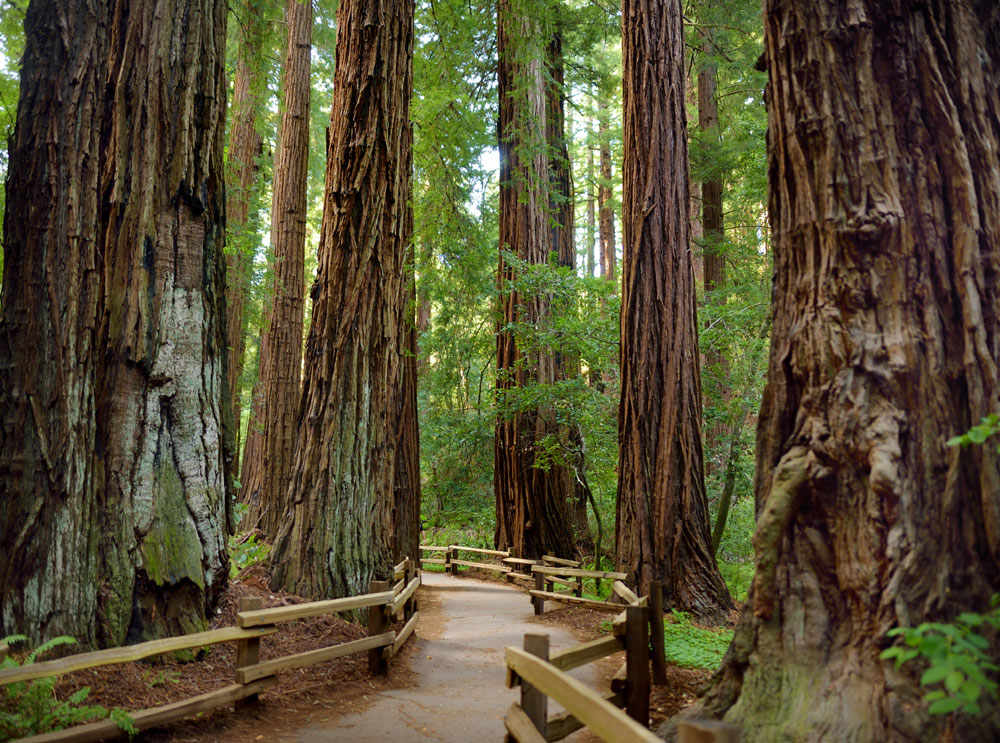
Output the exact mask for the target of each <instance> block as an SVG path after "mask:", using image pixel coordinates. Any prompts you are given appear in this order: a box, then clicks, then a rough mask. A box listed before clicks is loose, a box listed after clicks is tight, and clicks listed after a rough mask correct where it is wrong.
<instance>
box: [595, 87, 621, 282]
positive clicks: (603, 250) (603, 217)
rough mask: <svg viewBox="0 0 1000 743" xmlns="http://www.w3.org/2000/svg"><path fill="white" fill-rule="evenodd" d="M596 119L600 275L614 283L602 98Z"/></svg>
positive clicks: (612, 213) (606, 130)
mask: <svg viewBox="0 0 1000 743" xmlns="http://www.w3.org/2000/svg"><path fill="white" fill-rule="evenodd" d="M597 117H598V127H597V136H598V141H599V150H600V160H601V163H600V165H601V179H600V181H599V182H598V188H597V221H598V229H599V238H600V239H599V242H600V262H601V275H602V276H603V277H604V278H606V279H607V280H608V281H615V280H616V278H617V277H616V275H615V274H616V271H615V263H616V260H617V259H616V257H615V209H614V203H613V198H614V193H613V190H612V180H611V177H612V171H611V134H610V132H609V122H608V119H609V117H610V113H609V112H608V104H607V102H606V101H605V100H604V98H603V96H602V97H601V100H600V101H599V102H598V108H597Z"/></svg>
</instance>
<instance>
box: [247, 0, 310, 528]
mask: <svg viewBox="0 0 1000 743" xmlns="http://www.w3.org/2000/svg"><path fill="white" fill-rule="evenodd" d="M285 23H286V25H287V26H288V46H287V51H286V55H285V81H284V82H285V84H284V105H283V106H282V113H281V130H280V132H279V136H278V152H277V156H276V157H275V160H274V195H273V198H272V202H271V244H272V246H273V247H274V263H275V266H274V293H273V297H272V301H271V309H270V312H269V313H268V323H267V324H268V328H267V330H266V331H265V332H264V334H263V337H262V338H261V344H260V374H259V381H258V385H257V390H256V394H255V395H254V399H253V405H254V422H255V425H254V427H253V428H252V429H248V430H247V449H246V455H245V456H244V458H243V476H242V477H241V478H240V482H241V485H242V490H241V499H242V500H243V502H245V503H247V504H248V505H249V510H248V511H247V514H246V516H245V520H246V523H247V524H254V525H257V526H259V527H260V529H261V531H263V532H264V536H265V537H266V538H267V539H268V540H273V539H274V538H275V537H276V536H277V535H278V531H279V530H280V529H281V526H282V523H283V521H284V516H285V507H286V505H287V503H286V500H285V496H286V494H287V492H288V480H289V477H290V474H291V469H292V457H293V455H294V449H295V434H296V432H297V430H298V419H297V417H296V414H297V412H298V403H299V392H300V390H299V384H300V381H301V375H302V324H303V306H304V301H305V298H304V296H303V295H304V294H305V289H304V286H303V284H304V280H305V279H304V276H305V248H306V185H307V179H308V175H309V93H310V87H311V86H310V84H309V68H310V53H311V50H312V3H311V0H305V1H304V2H303V1H302V0H288V2H287V3H286V5H285Z"/></svg>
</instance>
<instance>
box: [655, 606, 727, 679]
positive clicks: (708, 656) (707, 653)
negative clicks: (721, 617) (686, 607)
mask: <svg viewBox="0 0 1000 743" xmlns="http://www.w3.org/2000/svg"><path fill="white" fill-rule="evenodd" d="M673 619H674V621H673V622H670V623H668V624H666V625H665V626H664V627H663V637H664V646H665V654H666V657H667V662H668V663H673V664H674V665H676V666H680V667H681V668H707V669H709V670H710V671H714V670H715V669H716V668H718V667H719V665H720V664H721V663H722V658H723V656H724V655H725V654H726V650H727V649H728V648H729V643H731V642H732V641H733V631H732V630H731V629H726V628H717V629H707V628H703V627H695V626H694V625H693V624H691V618H690V617H689V616H688V615H687V613H686V612H683V611H675V612H673Z"/></svg>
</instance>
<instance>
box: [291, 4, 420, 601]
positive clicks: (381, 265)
mask: <svg viewBox="0 0 1000 743" xmlns="http://www.w3.org/2000/svg"><path fill="white" fill-rule="evenodd" d="M412 57H413V3H412V0H344V2H342V3H341V4H340V7H339V10H338V12H337V62H336V69H335V73H334V94H333V111H332V114H331V119H330V135H329V144H328V147H327V169H326V195H325V198H324V205H323V206H324V208H323V227H322V232H321V235H320V248H319V270H318V274H317V279H316V284H315V287H314V290H313V291H314V305H313V312H312V326H311V328H310V331H309V340H308V344H307V348H306V364H305V380H304V389H303V394H302V406H301V408H300V415H299V420H300V425H299V432H298V438H297V442H296V448H295V459H294V464H293V467H292V478H291V484H290V486H289V491H288V493H289V507H288V510H287V511H286V513H285V524H284V526H283V527H282V529H281V531H280V533H279V535H278V539H277V541H276V543H275V546H274V552H273V555H272V569H273V581H274V584H275V585H280V586H285V587H287V588H289V589H290V590H294V591H296V592H298V593H301V594H302V595H306V596H311V597H316V598H318V597H328V596H343V595H348V594H355V593H363V592H365V591H366V590H367V589H368V584H369V581H371V580H374V579H382V578H384V577H385V576H386V575H387V574H388V571H389V570H390V569H391V566H392V558H393V545H392V541H393V505H394V483H395V479H396V473H397V462H396V458H397V456H398V451H399V448H398V444H397V442H396V441H395V438H394V437H395V434H396V425H395V423H396V422H397V421H398V419H399V409H400V402H399V392H398V390H399V389H400V388H401V387H402V386H403V366H404V365H403V361H402V355H401V349H400V339H401V338H402V337H403V334H404V330H403V329H402V328H401V325H402V323H403V321H404V316H405V315H404V306H405V305H404V300H405V296H406V289H407V286H408V281H407V279H406V278H405V270H404V264H405V261H406V256H407V244H408V229H409V221H408V217H407V213H408V203H409V190H410V188H409V167H410V165H409V164H410V159H409V158H410V155H409V142H410V134H409V126H410V124H409V105H410V95H411V92H412V77H411V65H412Z"/></svg>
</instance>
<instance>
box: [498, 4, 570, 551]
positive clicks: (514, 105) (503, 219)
mask: <svg viewBox="0 0 1000 743" xmlns="http://www.w3.org/2000/svg"><path fill="white" fill-rule="evenodd" d="M537 26H538V24H537V22H536V21H534V20H533V19H531V18H528V17H524V16H518V15H516V14H515V12H514V11H513V10H512V9H511V6H510V4H509V1H508V0H500V3H499V5H498V7H497V46H498V54H499V60H500V61H499V67H498V79H499V96H500V143H499V144H500V248H501V253H500V261H499V266H498V268H497V283H498V289H499V295H500V296H499V303H500V307H499V313H498V314H499V315H500V320H499V327H498V332H497V395H498V398H499V404H500V408H501V411H502V412H501V414H500V416H499V417H498V419H497V429H496V442H495V456H494V490H495V494H496V516H497V527H496V528H497V530H496V535H495V541H496V544H497V545H498V547H500V548H501V549H507V548H510V547H513V548H515V549H518V550H520V551H521V552H522V554H524V555H525V556H527V557H539V556H541V555H542V554H543V553H544V552H552V553H556V554H559V555H569V554H572V552H573V534H572V530H571V528H570V525H569V519H568V518H567V509H566V502H567V498H568V495H569V488H570V482H569V475H568V472H567V470H566V468H565V467H562V466H550V467H548V468H541V467H535V466H534V464H535V461H536V455H537V452H536V446H538V445H539V444H540V443H541V441H542V440H543V439H544V438H546V437H547V436H550V435H556V433H557V427H556V421H555V419H554V415H553V414H552V413H551V412H550V411H545V410H537V409H536V410H523V409H520V408H519V407H518V409H516V410H504V407H505V405H507V404H510V397H509V395H510V393H511V391H513V390H516V389H517V388H521V387H524V386H525V385H527V384H528V383H530V382H540V383H543V384H545V383H547V384H552V383H553V382H554V381H555V378H556V376H555V374H556V370H555V366H556V365H555V359H554V358H553V357H552V354H551V353H547V352H542V351H531V352H530V353H529V352H525V351H524V350H522V349H521V348H519V347H518V345H517V342H516V340H515V333H514V331H513V330H511V329H510V325H511V324H512V323H528V324H533V323H535V322H537V321H538V320H539V319H540V318H542V316H543V315H544V310H545V305H546V302H547V299H546V298H545V297H544V296H541V295H539V294H537V293H536V294H532V295H530V296H525V295H522V294H521V293H519V292H516V291H514V290H512V288H511V286H510V284H511V282H512V281H514V279H515V272H514V267H513V266H511V265H510V263H509V261H507V260H505V259H504V253H503V251H505V250H509V251H510V252H512V253H514V254H515V255H516V256H517V257H518V258H519V259H520V260H522V261H527V262H530V263H538V264H541V263H546V262H547V261H548V253H549V249H550V233H549V216H548V214H547V207H548V193H547V192H548V190H549V188H548V185H549V167H548V162H547V160H548V158H547V157H546V153H545V147H544V143H545V136H546V123H545V122H546V95H545V87H544V83H543V60H544V56H545V51H544V49H543V48H541V44H540V42H539V38H540V32H539V29H538V28H537Z"/></svg>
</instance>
